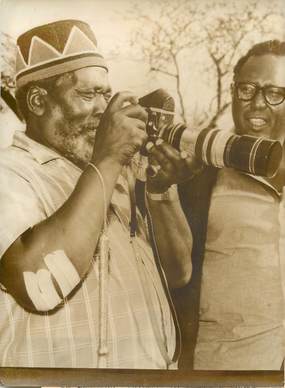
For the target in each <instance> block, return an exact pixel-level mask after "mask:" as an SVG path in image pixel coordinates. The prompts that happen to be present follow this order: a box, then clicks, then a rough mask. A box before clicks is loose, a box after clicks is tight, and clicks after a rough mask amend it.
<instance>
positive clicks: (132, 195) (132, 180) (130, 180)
mask: <svg viewBox="0 0 285 388" xmlns="http://www.w3.org/2000/svg"><path fill="white" fill-rule="evenodd" d="M126 170H127V181H128V186H129V195H130V206H131V216H130V236H131V237H135V235H136V230H137V203H136V193H135V184H136V179H135V177H134V174H133V171H132V169H131V167H129V166H128V167H127V168H126Z"/></svg>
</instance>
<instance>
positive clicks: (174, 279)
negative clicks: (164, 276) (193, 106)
mask: <svg viewBox="0 0 285 388" xmlns="http://www.w3.org/2000/svg"><path fill="white" fill-rule="evenodd" d="M188 260H189V258H188ZM191 276H192V265H191V262H190V264H186V265H184V266H183V267H182V268H180V269H179V270H177V268H176V270H174V271H171V274H170V275H169V277H168V285H169V287H170V288H171V289H175V288H182V287H185V286H186V285H187V284H188V283H189V282H190V280H191Z"/></svg>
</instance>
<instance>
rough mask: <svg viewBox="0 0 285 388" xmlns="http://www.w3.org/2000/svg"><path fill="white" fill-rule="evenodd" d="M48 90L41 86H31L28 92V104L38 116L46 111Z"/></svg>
mask: <svg viewBox="0 0 285 388" xmlns="http://www.w3.org/2000/svg"><path fill="white" fill-rule="evenodd" d="M46 95H47V91H46V90H45V89H43V88H40V87H39V86H31V87H30V89H29V90H28V93H27V105H28V108H29V110H30V111H31V112H32V113H33V114H35V115H36V116H42V115H43V114H44V112H45V98H44V96H46Z"/></svg>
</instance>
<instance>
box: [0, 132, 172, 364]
mask: <svg viewBox="0 0 285 388" xmlns="http://www.w3.org/2000/svg"><path fill="white" fill-rule="evenodd" d="M81 172H82V171H81V170H80V169H79V168H78V167H76V166H75V165H74V164H73V163H71V162H70V161H69V160H67V159H65V158H63V157H61V156H60V155H58V154H57V153H56V152H54V151H52V150H50V149H48V148H46V147H45V146H43V145H40V144H38V143H37V142H35V141H33V140H31V139H29V138H28V137H27V136H26V135H25V134H23V133H21V132H18V133H16V134H15V137H14V142H13V145H12V146H11V147H9V148H7V149H5V150H3V151H1V156H0V214H1V221H0V257H2V255H3V253H4V252H5V251H6V249H7V248H8V247H9V246H10V245H11V244H12V243H13V242H14V241H15V240H16V239H17V238H18V237H19V236H20V235H21V234H22V233H23V232H24V231H26V230H27V229H28V228H30V227H31V226H33V225H35V224H37V223H38V222H40V221H42V220H43V219H45V218H47V217H49V216H50V215H51V214H53V213H54V212H55V211H56V209H58V208H59V207H60V206H61V205H62V204H63V203H64V202H65V201H66V200H67V199H68V197H69V195H70V194H71V192H72V190H73V188H74V186H75V184H76V182H77V180H78V178H79V176H80V174H81ZM137 219H138V231H137V236H136V237H135V238H134V241H133V242H131V241H130V233H129V221H130V200H129V189H128V184H127V181H126V179H125V178H124V177H123V176H120V177H119V179H118V181H117V184H116V187H115V189H114V192H113V196H112V200H111V206H110V208H109V211H108V237H109V240H110V249H111V257H110V263H109V273H108V279H107V282H108V284H107V292H106V295H107V299H106V303H107V308H108V315H107V345H108V354H107V359H106V365H105V366H106V367H109V368H145V369H154V368H161V369H165V368H167V367H168V368H171V367H173V366H174V365H173V364H172V362H171V359H172V357H173V354H174V351H175V326H174V323H173V318H172V314H171V310H170V307H169V303H168V300H167V296H166V292H165V289H164V287H163V284H162V281H161V278H160V276H159V273H158V270H157V267H156V263H155V260H154V257H153V253H152V250H151V247H150V244H149V240H148V235H147V230H146V226H145V223H144V220H143V219H142V217H140V215H139V214H137ZM79 232H80V231H79ZM98 272H99V271H98V260H97V259H96V257H95V258H94V260H93V262H92V266H91V270H90V271H89V273H88V276H87V277H86V279H85V280H84V281H83V283H82V286H81V287H80V288H79V289H78V290H77V292H76V293H75V294H74V295H73V296H72V297H71V298H69V299H68V301H65V303H64V304H63V307H62V308H60V309H58V310H57V311H56V312H53V313H45V314H35V313H30V312H27V311H25V310H24V309H23V308H21V306H19V305H18V304H17V302H16V301H15V300H14V299H13V297H11V295H9V293H7V292H5V291H4V290H0V311H1V314H0V366H2V367H4V366H9V367H73V368H76V367H81V368H83V367H84V368H88V367H93V368H94V367H98V365H100V364H99V360H98V346H99V322H100V309H99V305H100V300H99V285H98V284H99V281H98Z"/></svg>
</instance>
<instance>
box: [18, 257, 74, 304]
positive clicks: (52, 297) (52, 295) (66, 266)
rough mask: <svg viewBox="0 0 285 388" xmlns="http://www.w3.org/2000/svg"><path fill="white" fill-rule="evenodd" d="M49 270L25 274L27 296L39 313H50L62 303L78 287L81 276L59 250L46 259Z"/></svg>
mask: <svg viewBox="0 0 285 388" xmlns="http://www.w3.org/2000/svg"><path fill="white" fill-rule="evenodd" d="M44 262H45V264H46V266H47V268H48V269H40V270H38V271H37V272H36V273H34V272H28V271H26V272H24V273H23V275H24V283H25V287H26V291H27V294H28V296H29V298H30V299H31V301H32V303H33V305H34V306H35V308H36V309H37V310H38V311H49V310H52V309H54V308H55V307H56V306H57V305H58V304H60V303H61V301H62V297H63V298H66V297H67V295H68V294H69V293H70V292H71V291H72V290H73V289H74V288H75V287H76V286H77V285H78V283H79V282H80V276H79V274H78V272H77V270H76V268H75V267H74V265H73V263H72V262H71V260H70V259H69V258H68V257H67V256H66V254H65V252H64V251H62V250H58V251H55V252H52V253H50V254H48V255H47V256H46V257H45V258H44ZM52 276H53V278H54V280H55V281H56V283H57V285H58V287H59V288H60V290H61V293H62V296H60V295H59V294H58V292H57V290H56V287H55V285H54V282H53V279H52Z"/></svg>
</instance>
